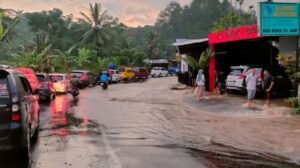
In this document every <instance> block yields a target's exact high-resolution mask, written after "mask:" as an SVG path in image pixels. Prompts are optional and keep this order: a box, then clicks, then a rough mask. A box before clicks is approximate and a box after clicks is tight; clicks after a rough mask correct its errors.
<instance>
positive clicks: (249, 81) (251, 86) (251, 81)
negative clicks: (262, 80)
mask: <svg viewBox="0 0 300 168" xmlns="http://www.w3.org/2000/svg"><path fill="white" fill-rule="evenodd" d="M256 84H257V76H256V74H255V69H251V70H250V74H249V75H247V77H246V86H247V92H248V96H247V99H248V107H249V108H252V107H253V100H254V98H255V94H256Z"/></svg>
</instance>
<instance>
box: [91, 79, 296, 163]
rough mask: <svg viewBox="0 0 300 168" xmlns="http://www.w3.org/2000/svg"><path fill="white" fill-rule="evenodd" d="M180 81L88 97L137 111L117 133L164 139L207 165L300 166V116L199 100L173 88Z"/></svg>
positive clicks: (232, 100) (238, 102)
mask: <svg viewBox="0 0 300 168" xmlns="http://www.w3.org/2000/svg"><path fill="white" fill-rule="evenodd" d="M175 83H176V79H175V78H165V79H154V80H151V81H148V82H146V83H145V84H125V85H126V87H124V86H123V85H116V86H112V87H113V89H110V90H109V92H106V93H104V94H103V95H101V97H89V98H91V99H100V100H104V101H105V100H106V101H110V102H112V103H115V104H116V103H117V104H118V105H119V106H122V108H123V109H132V106H134V107H135V108H134V109H135V110H136V111H135V112H132V110H131V112H132V114H134V116H130V117H128V118H127V117H124V118H122V122H121V123H122V124H117V126H112V127H111V128H110V130H111V131H112V132H124V131H125V129H126V132H127V133H126V135H127V136H128V135H129V134H131V135H132V136H135V137H140V138H143V139H159V140H162V141H164V142H165V144H164V145H162V146H161V147H166V148H185V149H189V150H190V154H191V155H193V156H195V157H198V158H199V159H200V160H202V161H203V162H209V163H208V165H209V164H210V162H211V163H213V164H214V166H216V167H228V168H229V167H300V147H299V146H300V140H299V139H300V118H299V117H296V116H292V115H290V111H289V109H288V108H285V107H277V106H273V107H272V108H270V109H264V108H262V104H263V102H261V101H257V102H256V104H257V108H256V109H254V110H249V109H247V108H245V107H244V106H243V104H244V100H243V99H241V98H236V97H230V96H229V97H221V98H220V97H208V98H207V100H205V101H203V102H198V101H197V100H196V99H195V98H194V95H193V94H192V93H191V91H187V90H184V91H172V90H170V89H169V88H170V86H171V85H172V84H175ZM125 88H126V89H125ZM132 118H138V120H133V119H132ZM128 132H129V133H128ZM120 136H122V134H121V135H118V136H115V138H120ZM226 165H227V166H226ZM233 165H236V166H233ZM209 167H210V166H209ZM211 167H213V166H211Z"/></svg>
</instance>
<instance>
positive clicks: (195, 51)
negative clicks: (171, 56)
mask: <svg viewBox="0 0 300 168" xmlns="http://www.w3.org/2000/svg"><path fill="white" fill-rule="evenodd" d="M173 46H176V49H177V56H176V59H177V60H178V69H179V70H180V72H179V73H178V82H180V83H182V84H185V85H188V86H192V84H193V82H192V80H193V78H196V75H197V72H196V71H195V72H192V71H193V69H192V68H191V67H189V66H188V64H187V63H186V62H185V61H184V58H186V57H188V56H190V57H193V58H195V59H196V60H199V58H200V56H201V54H202V52H203V51H205V50H206V49H207V48H208V39H207V38H203V39H177V40H176V43H174V44H173ZM189 72H192V74H190V73H189ZM206 74H207V76H208V73H206ZM207 84H208V83H207Z"/></svg>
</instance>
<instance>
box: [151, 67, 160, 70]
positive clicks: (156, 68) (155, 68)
mask: <svg viewBox="0 0 300 168" xmlns="http://www.w3.org/2000/svg"><path fill="white" fill-rule="evenodd" d="M152 70H160V68H159V67H154V68H152Z"/></svg>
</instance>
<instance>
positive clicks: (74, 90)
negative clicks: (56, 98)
mask: <svg viewBox="0 0 300 168" xmlns="http://www.w3.org/2000/svg"><path fill="white" fill-rule="evenodd" d="M69 93H70V94H71V95H72V96H73V98H75V97H77V96H78V95H79V94H80V93H79V89H78V88H77V87H71V88H70V90H69Z"/></svg>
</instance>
